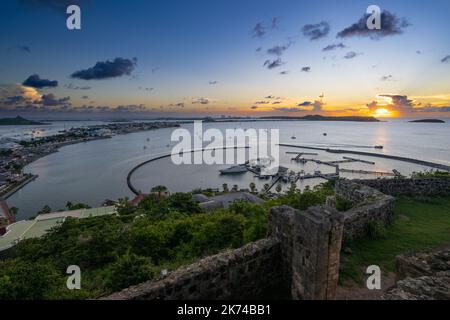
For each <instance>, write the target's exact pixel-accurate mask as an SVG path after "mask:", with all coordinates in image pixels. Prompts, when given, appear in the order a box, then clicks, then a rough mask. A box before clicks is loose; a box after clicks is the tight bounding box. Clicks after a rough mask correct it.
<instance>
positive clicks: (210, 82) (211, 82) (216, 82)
mask: <svg viewBox="0 0 450 320" xmlns="http://www.w3.org/2000/svg"><path fill="white" fill-rule="evenodd" d="M208 83H209V84H210V85H215V84H218V83H219V81H217V80H213V81H209V82H208Z"/></svg>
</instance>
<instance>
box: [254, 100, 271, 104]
mask: <svg viewBox="0 0 450 320" xmlns="http://www.w3.org/2000/svg"><path fill="white" fill-rule="evenodd" d="M269 103H270V101H264V100H261V101H256V102H255V104H269Z"/></svg>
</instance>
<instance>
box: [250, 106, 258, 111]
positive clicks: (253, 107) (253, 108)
mask: <svg viewBox="0 0 450 320" xmlns="http://www.w3.org/2000/svg"><path fill="white" fill-rule="evenodd" d="M250 109H252V110H255V109H258V106H251V107H250Z"/></svg>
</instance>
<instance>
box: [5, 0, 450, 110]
mask: <svg viewBox="0 0 450 320" xmlns="http://www.w3.org/2000/svg"><path fill="white" fill-rule="evenodd" d="M69 4H78V5H79V6H80V7H81V14H82V18H81V23H82V29H81V30H68V29H67V27H66V18H67V16H68V15H67V14H66V13H65V11H66V7H67V5H69ZM371 4H376V5H378V6H379V7H380V8H381V9H382V10H384V11H383V14H382V29H381V30H379V31H369V30H367V28H365V26H363V25H364V24H362V23H361V21H365V20H366V18H365V17H364V16H365V12H366V9H367V7H368V6H369V5H371ZM449 17H450V1H448V0H433V1H431V2H430V1H411V0H408V1H406V0H405V1H401V0H395V1H394V0H391V1H371V2H367V1H356V0H340V1H335V0H330V1H317V0H314V1H306V0H295V1H294V0H290V1H285V0H277V1H275V0H271V1H268V0H240V1H234V0H189V1H186V0H184V1H181V0H180V1H173V0H172V1H171V0H164V1H155V0H130V1H108V0H71V1H70V0H2V1H1V2H0V39H1V42H0V61H1V62H0V117H1V116H2V115H16V114H21V115H25V116H30V115H31V116H36V117H39V116H44V115H45V116H47V115H49V114H53V115H58V117H64V118H71V117H74V118H75V117H79V116H80V115H83V116H84V117H89V116H98V115H105V116H109V115H115V116H117V115H119V116H124V117H128V116H131V117H153V116H155V117H159V116H193V115H245V116H266V115H283V116H303V115H308V114H323V115H373V116H377V117H383V116H385V117H396V116H404V117H421V118H429V117H447V116H449V115H450V41H449V31H450V19H449ZM358 22H359V23H358Z"/></svg>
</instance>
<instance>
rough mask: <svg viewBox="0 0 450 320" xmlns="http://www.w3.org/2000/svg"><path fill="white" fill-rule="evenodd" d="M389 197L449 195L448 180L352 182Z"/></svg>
mask: <svg viewBox="0 0 450 320" xmlns="http://www.w3.org/2000/svg"><path fill="white" fill-rule="evenodd" d="M353 181H354V182H355V183H359V184H363V185H366V186H369V187H372V188H375V189H377V190H379V191H381V192H382V193H384V194H388V195H391V196H422V197H437V196H449V195H450V178H445V177H444V178H412V179H406V178H401V179H399V178H395V179H373V180H353Z"/></svg>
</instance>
